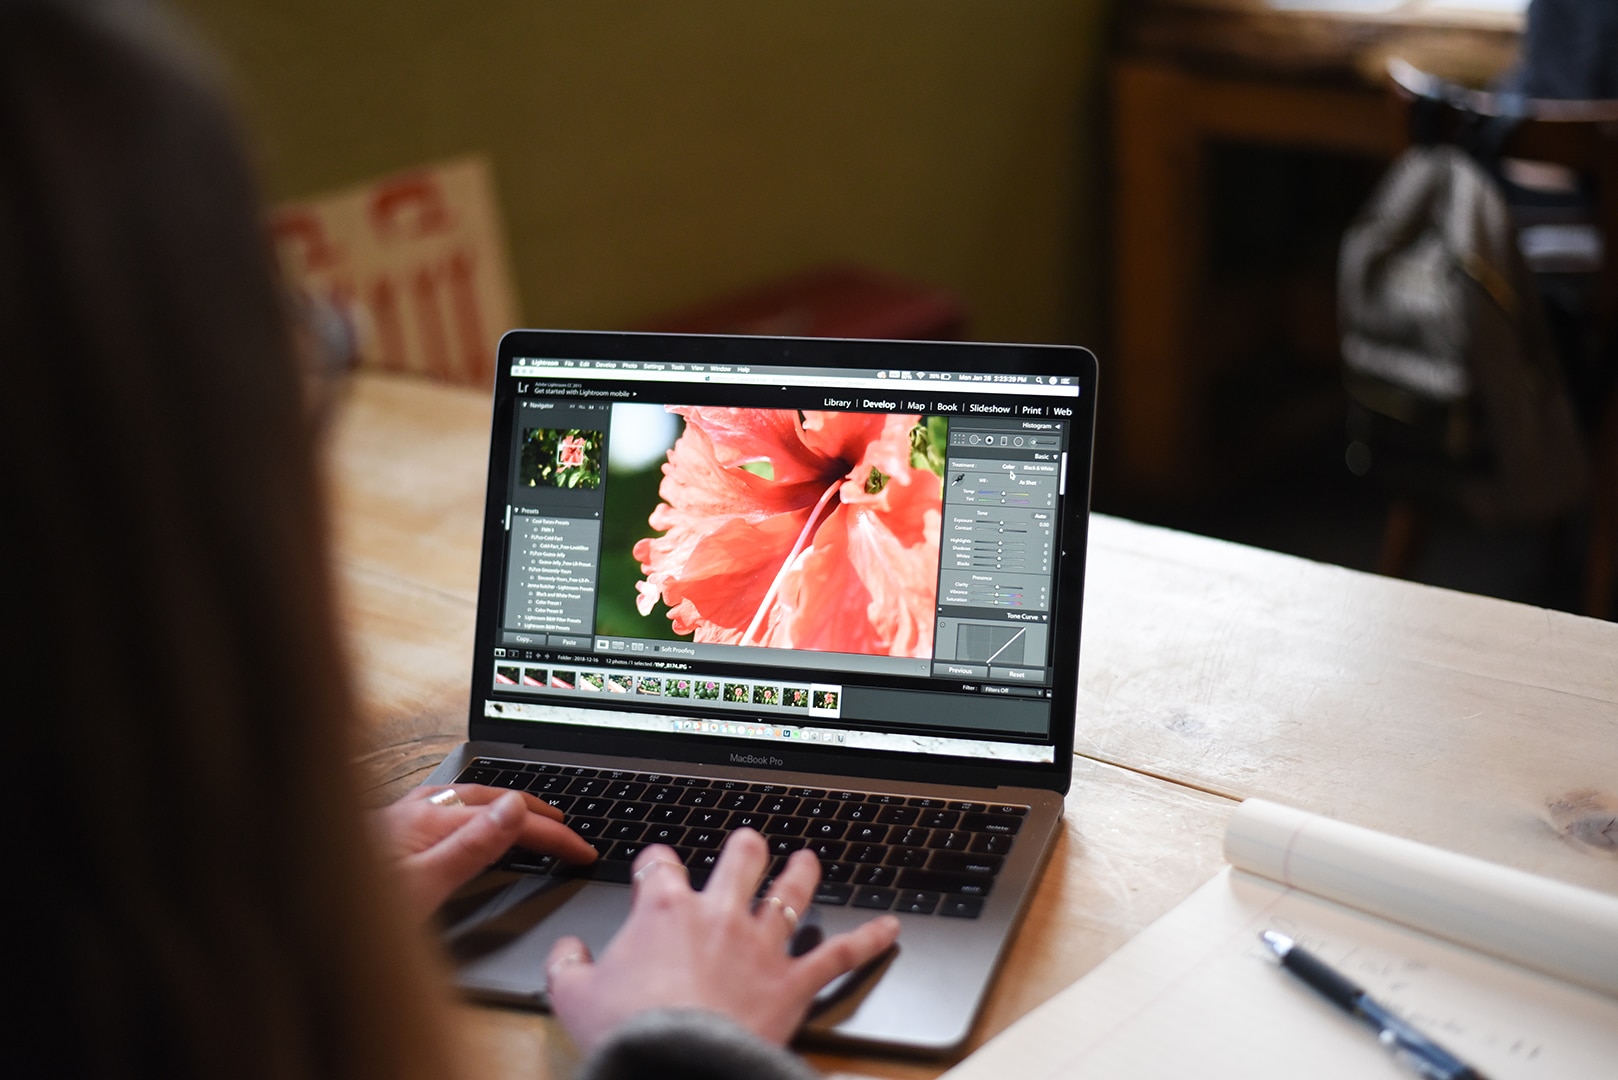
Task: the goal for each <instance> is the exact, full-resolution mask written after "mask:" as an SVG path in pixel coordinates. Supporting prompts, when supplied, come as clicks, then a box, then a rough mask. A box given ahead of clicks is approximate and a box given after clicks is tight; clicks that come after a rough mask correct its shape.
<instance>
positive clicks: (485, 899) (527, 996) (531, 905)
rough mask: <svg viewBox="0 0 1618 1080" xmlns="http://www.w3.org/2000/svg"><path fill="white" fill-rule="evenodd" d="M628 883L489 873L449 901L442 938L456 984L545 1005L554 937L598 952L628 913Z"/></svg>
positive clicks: (483, 994) (506, 998)
mask: <svg viewBox="0 0 1618 1080" xmlns="http://www.w3.org/2000/svg"><path fill="white" fill-rule="evenodd" d="M629 895H630V892H629V887H628V886H626V885H617V884H611V883H605V882H597V881H579V880H576V879H568V878H552V877H544V876H540V875H531V874H508V873H504V872H498V871H497V872H494V873H490V874H486V875H484V876H483V877H481V878H479V879H478V880H477V881H474V882H473V883H472V884H471V885H469V886H467V888H466V889H463V890H462V891H461V892H460V893H459V894H457V895H456V896H455V897H454V898H452V899H451V900H450V901H449V902H448V903H447V904H445V905H444V908H443V910H442V911H441V912H440V918H441V920H442V921H443V924H444V926H445V932H444V943H445V946H446V948H447V949H448V951H449V954H450V959H451V960H452V962H453V963H454V965H455V981H456V983H457V985H459V986H460V987H461V989H463V990H465V991H466V992H467V993H469V994H472V995H473V996H474V997H479V998H483V999H486V1000H493V1001H500V1002H505V1003H508V1004H513V1003H514V1004H524V1005H529V1006H534V1005H538V1006H545V1005H547V1004H548V1003H547V1002H546V999H545V992H544V983H545V961H546V960H547V959H549V957H550V952H551V946H552V945H553V944H555V942H556V940H557V939H558V938H561V937H565V936H567V935H569V934H572V935H574V936H575V937H578V938H580V939H581V940H582V941H583V942H584V943H585V945H587V946H589V948H590V951H591V953H592V954H598V953H600V952H601V950H603V949H605V948H606V946H607V943H608V942H609V941H611V940H612V937H613V935H614V934H616V933H617V932H618V928H619V927H620V926H622V925H623V922H624V919H625V918H626V917H628V915H629Z"/></svg>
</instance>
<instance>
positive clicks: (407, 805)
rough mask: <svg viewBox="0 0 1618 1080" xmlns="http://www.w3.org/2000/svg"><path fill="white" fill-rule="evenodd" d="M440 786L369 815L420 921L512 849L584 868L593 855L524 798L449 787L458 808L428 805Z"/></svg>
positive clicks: (548, 811)
mask: <svg viewBox="0 0 1618 1080" xmlns="http://www.w3.org/2000/svg"><path fill="white" fill-rule="evenodd" d="M444 790H446V789H445V788H443V787H423V788H417V789H416V790H415V791H412V792H411V793H410V794H408V795H406V796H405V797H404V798H402V799H400V800H399V801H398V802H396V803H394V804H393V805H392V806H388V807H384V808H383V809H381V810H378V811H376V821H377V823H378V824H379V826H380V828H381V833H382V844H383V849H384V851H385V852H386V854H387V858H388V861H389V862H391V863H392V864H393V865H394V866H396V867H397V868H398V869H399V872H400V873H401V874H402V875H403V877H404V883H405V889H406V894H407V896H408V898H409V903H410V905H411V910H412V911H413V912H415V914H416V915H417V916H418V917H419V918H421V919H422V920H423V921H426V920H427V919H428V918H430V917H431V916H432V913H433V912H434V911H437V910H438V905H440V904H442V903H443V902H444V901H445V900H447V899H449V897H450V895H451V894H452V893H454V892H455V890H456V889H458V888H460V887H461V886H462V885H464V884H466V883H467V882H468V881H471V880H472V878H474V877H476V876H477V874H478V872H479V871H481V870H483V869H484V868H485V867H487V866H488V865H489V864H490V863H493V862H495V861H496V860H498V859H499V858H500V857H501V856H502V855H504V854H505V853H506V852H507V851H509V850H510V849H511V848H513V847H525V848H531V849H533V850H534V851H543V852H546V853H547V854H551V855H556V856H558V857H560V858H561V859H562V860H563V861H564V862H570V863H587V862H591V861H593V860H594V859H595V857H596V850H595V848H593V847H591V846H590V845H589V844H588V843H586V842H585V840H584V838H583V837H581V836H579V834H578V833H576V832H574V831H573V830H572V829H570V828H568V827H567V826H566V825H564V824H562V812H561V811H560V810H558V809H556V808H555V807H554V806H551V805H549V804H547V803H545V802H542V801H540V800H539V799H537V798H535V797H534V796H532V795H529V794H528V793H527V792H522V791H507V790H505V789H502V788H490V787H484V786H483V785H481V784H456V785H455V794H456V795H457V796H459V797H460V802H459V803H454V802H451V803H448V804H440V803H435V802H431V801H430V799H431V798H432V796H434V795H437V794H438V793H439V792H442V791H444Z"/></svg>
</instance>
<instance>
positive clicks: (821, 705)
mask: <svg viewBox="0 0 1618 1080" xmlns="http://www.w3.org/2000/svg"><path fill="white" fill-rule="evenodd" d="M839 697H841V695H840V694H838V692H837V691H835V690H816V691H815V692H814V697H813V700H812V701H811V704H812V705H813V706H814V707H815V708H817V709H822V710H825V711H830V712H835V711H836V710H837V701H838V698H839Z"/></svg>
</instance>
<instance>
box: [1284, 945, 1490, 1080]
mask: <svg viewBox="0 0 1618 1080" xmlns="http://www.w3.org/2000/svg"><path fill="white" fill-rule="evenodd" d="M1259 937H1260V938H1262V939H1263V940H1264V944H1266V945H1268V946H1269V947H1270V951H1271V952H1273V953H1274V954H1275V958H1276V959H1277V960H1279V961H1281V966H1282V967H1284V968H1286V969H1287V970H1288V971H1290V972H1292V974H1294V975H1296V976H1297V977H1298V978H1300V979H1302V980H1303V981H1304V982H1305V983H1307V984H1308V985H1309V987H1310V989H1312V990H1314V991H1316V992H1317V993H1319V994H1320V996H1321V997H1323V998H1325V999H1326V1000H1327V1001H1329V1002H1331V1003H1332V1004H1333V1005H1336V1006H1337V1007H1338V1008H1339V1009H1342V1010H1343V1011H1344V1012H1346V1013H1348V1015H1350V1016H1352V1017H1354V1018H1355V1019H1356V1020H1358V1021H1360V1022H1361V1023H1363V1024H1364V1025H1365V1026H1366V1027H1368V1028H1370V1029H1371V1030H1372V1031H1374V1032H1376V1039H1377V1042H1379V1043H1381V1044H1382V1045H1383V1046H1385V1047H1386V1048H1387V1049H1388V1052H1389V1053H1391V1054H1392V1055H1393V1057H1394V1060H1396V1061H1399V1062H1402V1063H1403V1064H1405V1065H1407V1066H1409V1067H1410V1068H1411V1069H1413V1070H1414V1071H1415V1073H1416V1075H1417V1076H1420V1077H1423V1078H1424V1080H1487V1078H1486V1077H1485V1076H1484V1075H1483V1074H1482V1073H1480V1072H1478V1071H1477V1070H1476V1069H1474V1068H1472V1066H1470V1065H1468V1064H1466V1062H1464V1061H1462V1060H1461V1059H1460V1058H1458V1057H1456V1056H1455V1055H1454V1054H1452V1053H1450V1052H1449V1051H1448V1050H1445V1049H1444V1048H1443V1047H1441V1046H1439V1045H1438V1044H1437V1043H1435V1042H1433V1041H1432V1040H1431V1039H1429V1038H1428V1037H1427V1036H1425V1035H1423V1034H1422V1033H1421V1032H1419V1031H1417V1030H1416V1029H1415V1028H1413V1027H1411V1026H1410V1025H1409V1024H1407V1023H1405V1022H1404V1021H1403V1020H1401V1019H1399V1017H1397V1016H1395V1015H1394V1014H1393V1012H1392V1010H1390V1009H1389V1008H1388V1007H1387V1006H1386V1005H1383V1004H1381V1003H1379V1002H1378V1001H1377V1000H1376V999H1375V998H1373V997H1371V995H1370V994H1367V993H1366V992H1365V990H1364V988H1363V987H1360V986H1357V985H1355V984H1354V983H1353V982H1352V981H1351V980H1349V979H1347V978H1345V977H1344V976H1342V975H1341V974H1339V973H1338V972H1336V971H1334V970H1332V968H1330V967H1328V966H1327V965H1326V963H1325V961H1323V960H1321V959H1320V958H1319V957H1317V956H1315V955H1314V954H1312V953H1310V952H1309V951H1308V950H1306V949H1304V948H1302V947H1300V946H1299V945H1298V943H1297V942H1295V941H1293V940H1292V939H1291V938H1289V937H1287V936H1286V935H1285V934H1277V933H1276V932H1275V931H1274V930H1266V931H1264V932H1263V933H1262V934H1260V935H1259Z"/></svg>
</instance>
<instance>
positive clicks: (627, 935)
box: [546, 829, 899, 1053]
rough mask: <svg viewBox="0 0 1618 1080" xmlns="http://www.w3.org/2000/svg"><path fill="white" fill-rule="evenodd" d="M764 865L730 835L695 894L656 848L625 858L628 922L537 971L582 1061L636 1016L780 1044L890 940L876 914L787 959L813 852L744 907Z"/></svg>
mask: <svg viewBox="0 0 1618 1080" xmlns="http://www.w3.org/2000/svg"><path fill="white" fill-rule="evenodd" d="M768 865H769V853H768V849H767V848H766V847H765V845H764V838H763V837H761V836H759V834H758V833H756V832H753V831H752V830H749V829H742V830H738V831H737V832H734V833H732V834H731V836H730V838H729V839H728V840H727V841H726V842H725V849H724V853H723V854H722V855H721V856H720V859H719V862H718V864H717V865H715V867H714V871H713V875H712V876H711V877H710V878H709V879H708V885H707V887H706V888H705V889H703V891H702V892H700V893H699V892H694V891H692V889H691V885H690V883H689V882H688V880H687V878H686V870H685V867H684V866H682V865H681V864H680V862H679V859H678V858H677V857H676V856H675V854H674V852H673V851H672V850H671V849H669V848H666V847H662V846H654V847H649V848H647V849H646V850H645V851H643V852H641V854H640V857H639V858H637V859H636V860H635V871H634V879H633V889H634V899H633V901H632V904H631V907H630V912H629V919H628V920H627V921H626V922H625V923H624V926H623V929H621V930H619V931H618V935H617V936H616V937H614V938H613V939H612V942H611V943H610V944H609V945H608V946H607V948H606V951H604V952H603V953H602V954H601V957H600V958H599V959H591V957H590V954H589V952H588V950H587V949H586V948H585V947H584V943H583V942H581V941H580V940H579V939H578V938H574V937H567V938H563V939H561V940H560V941H558V942H557V943H556V945H555V946H554V947H553V948H552V950H551V955H550V960H549V961H548V963H547V965H546V972H547V974H548V977H549V983H550V997H551V1008H552V1009H554V1010H555V1012H556V1015H557V1016H558V1017H560V1018H561V1020H562V1023H563V1024H564V1025H565V1026H566V1027H567V1030H568V1032H569V1034H571V1035H572V1036H573V1040H574V1042H576V1043H577V1044H578V1045H579V1048H580V1049H581V1050H583V1051H585V1052H586V1053H588V1052H589V1051H590V1050H591V1049H592V1048H594V1047H595V1045H596V1044H597V1043H599V1042H600V1041H601V1040H602V1039H603V1038H604V1037H605V1036H607V1035H608V1034H610V1033H611V1032H612V1030H613V1029H614V1028H616V1027H617V1026H618V1025H619V1024H620V1023H622V1022H623V1021H624V1020H626V1019H628V1018H629V1017H630V1016H631V1015H632V1014H634V1013H637V1012H640V1011H642V1010H644V1009H654V1008H668V1007H685V1008H699V1009H711V1010H713V1011H715V1012H719V1013H723V1014H724V1015H726V1016H728V1017H730V1018H731V1019H732V1020H735V1021H736V1022H737V1023H739V1024H741V1025H742V1026H743V1027H745V1028H747V1029H749V1030H750V1031H752V1032H753V1033H754V1034H756V1035H758V1036H760V1037H761V1038H763V1039H766V1040H768V1041H769V1042H773V1043H776V1044H785V1043H786V1041H787V1040H788V1039H790V1038H791V1037H792V1033H793V1032H794V1031H796V1030H797V1028H798V1025H799V1024H800V1023H802V1021H803V1017H804V1014H805V1013H806V1012H807V1011H808V1009H809V1004H810V1002H811V1001H812V1000H813V999H814V996H815V993H816V992H817V991H818V990H819V989H820V988H821V987H822V986H825V985H826V983H828V982H830V981H831V980H832V979H834V978H836V977H837V976H838V975H841V974H842V973H843V972H845V971H850V970H852V969H854V968H856V967H859V966H860V965H861V964H863V963H865V962H866V961H868V960H871V959H873V958H874V957H876V956H878V955H880V954H881V953H882V951H883V950H885V949H887V948H888V946H890V945H892V944H893V941H894V939H895V938H897V937H898V936H899V920H898V919H896V918H894V917H893V916H892V915H883V916H880V917H878V918H875V919H872V920H871V921H870V922H868V923H866V924H865V925H863V926H861V927H859V928H858V929H855V930H851V931H849V932H848V933H846V934H839V935H837V936H836V937H833V938H828V939H827V940H825V941H823V942H821V943H820V944H819V945H817V946H816V947H815V948H813V949H811V950H810V951H808V952H806V953H804V954H803V955H802V956H799V957H793V956H789V955H788V953H787V943H788V941H789V940H790V939H791V937H792V935H793V932H794V931H795V930H796V929H797V921H798V913H799V912H803V911H807V910H808V908H809V902H810V899H811V898H812V897H813V896H814V891H815V886H816V885H817V884H818V883H819V881H820V861H819V860H818V859H816V858H815V856H814V855H813V853H811V852H807V851H798V852H794V853H793V855H792V857H791V858H790V859H789V860H787V865H786V868H785V869H784V870H782V871H781V874H780V876H779V877H777V878H776V879H775V881H774V883H773V884H772V885H771V887H770V896H768V897H766V898H765V899H764V900H763V901H761V902H759V903H757V904H755V903H754V902H753V894H754V893H755V892H756V891H757V889H758V884H759V881H760V880H761V878H762V877H763V874H764V871H765V868H766V867H767V866H768Z"/></svg>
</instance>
